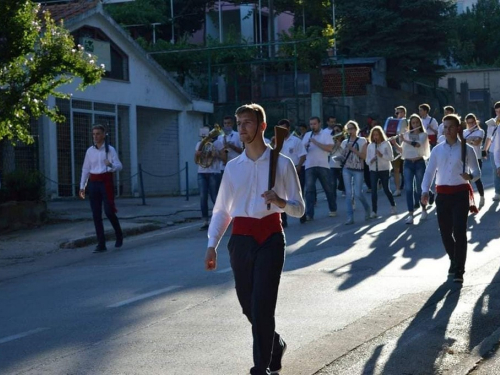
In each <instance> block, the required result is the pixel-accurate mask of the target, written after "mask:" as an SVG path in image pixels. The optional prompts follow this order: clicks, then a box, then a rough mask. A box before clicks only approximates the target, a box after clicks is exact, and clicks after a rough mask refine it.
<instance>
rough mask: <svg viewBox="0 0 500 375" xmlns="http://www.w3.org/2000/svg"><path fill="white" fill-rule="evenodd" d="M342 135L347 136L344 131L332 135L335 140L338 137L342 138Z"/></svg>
mask: <svg viewBox="0 0 500 375" xmlns="http://www.w3.org/2000/svg"><path fill="white" fill-rule="evenodd" d="M341 137H345V134H344V132H340V133H337V134H334V135H332V138H333V140H335V139H337V138H341Z"/></svg>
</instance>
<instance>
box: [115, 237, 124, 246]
mask: <svg viewBox="0 0 500 375" xmlns="http://www.w3.org/2000/svg"><path fill="white" fill-rule="evenodd" d="M122 245H123V236H119V237H116V241H115V247H122Z"/></svg>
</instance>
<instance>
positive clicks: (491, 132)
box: [483, 102, 500, 201]
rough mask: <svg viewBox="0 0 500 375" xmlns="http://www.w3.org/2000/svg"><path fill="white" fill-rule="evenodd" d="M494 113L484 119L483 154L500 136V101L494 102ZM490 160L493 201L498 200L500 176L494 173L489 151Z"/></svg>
mask: <svg viewBox="0 0 500 375" xmlns="http://www.w3.org/2000/svg"><path fill="white" fill-rule="evenodd" d="M494 108H495V114H496V117H495V118H493V119H491V120H488V121H486V123H487V124H488V129H487V132H486V141H485V142H484V148H483V150H484V151H485V154H486V155H488V152H489V151H490V149H491V150H493V149H494V146H495V144H496V143H499V142H500V140H499V138H500V136H499V131H498V130H499V126H498V125H499V123H500V102H496V103H495V106H494ZM488 157H489V159H490V162H491V167H492V169H493V182H494V186H495V195H494V196H493V200H494V201H500V176H498V175H497V173H496V169H497V167H496V163H495V158H494V156H493V155H491V153H490V154H489V155H488Z"/></svg>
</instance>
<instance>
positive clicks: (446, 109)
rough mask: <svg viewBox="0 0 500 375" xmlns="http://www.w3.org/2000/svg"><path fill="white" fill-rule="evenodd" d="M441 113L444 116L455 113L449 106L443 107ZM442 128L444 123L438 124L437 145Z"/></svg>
mask: <svg viewBox="0 0 500 375" xmlns="http://www.w3.org/2000/svg"><path fill="white" fill-rule="evenodd" d="M443 113H444V115H445V116H446V115H452V114H454V113H455V108H453V107H452V106H451V105H447V106H445V107H443ZM443 128H444V123H441V124H439V126H438V135H437V137H438V140H437V143H441V141H440V140H439V138H440V137H441V136H442V135H443ZM443 142H444V141H443Z"/></svg>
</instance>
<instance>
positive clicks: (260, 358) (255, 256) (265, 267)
mask: <svg viewBox="0 0 500 375" xmlns="http://www.w3.org/2000/svg"><path fill="white" fill-rule="evenodd" d="M228 249H229V256H230V261H231V268H232V269H233V274H234V281H235V284H236V294H237V296H238V300H239V302H240V305H241V307H242V309H243V314H245V316H246V317H247V318H248V320H249V321H250V323H251V324H252V335H253V361H254V367H252V369H251V370H250V373H251V374H253V375H257V374H268V370H267V369H268V367H269V364H270V362H271V357H272V353H273V347H274V348H275V351H276V348H278V346H280V342H282V341H281V340H280V335H278V334H277V333H276V332H275V331H274V330H275V321H274V311H275V309H276V300H277V299H278V287H279V283H280V278H281V272H282V270H283V264H284V262H285V236H284V234H283V233H275V234H273V235H271V236H270V237H269V238H268V239H267V240H266V241H265V242H264V243H263V244H262V245H259V244H258V243H257V242H256V241H255V240H254V239H253V237H251V236H242V235H232V236H231V238H230V239H229V243H228ZM279 349H280V350H279V351H280V352H281V348H279Z"/></svg>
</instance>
